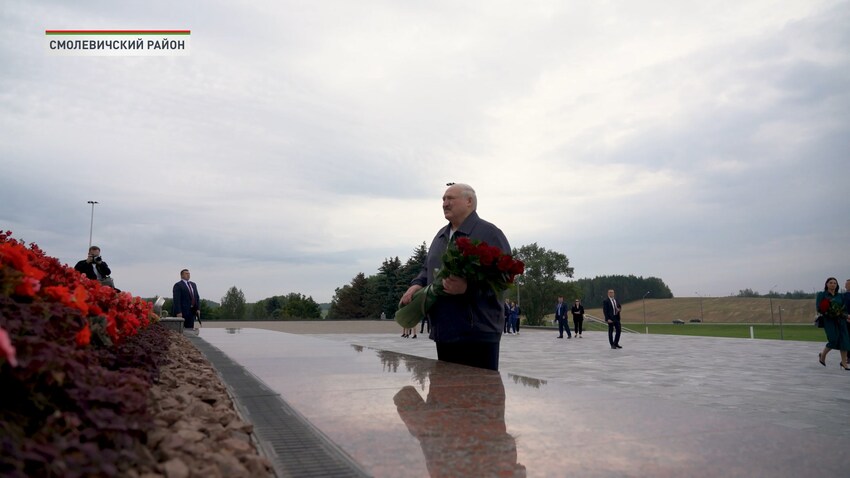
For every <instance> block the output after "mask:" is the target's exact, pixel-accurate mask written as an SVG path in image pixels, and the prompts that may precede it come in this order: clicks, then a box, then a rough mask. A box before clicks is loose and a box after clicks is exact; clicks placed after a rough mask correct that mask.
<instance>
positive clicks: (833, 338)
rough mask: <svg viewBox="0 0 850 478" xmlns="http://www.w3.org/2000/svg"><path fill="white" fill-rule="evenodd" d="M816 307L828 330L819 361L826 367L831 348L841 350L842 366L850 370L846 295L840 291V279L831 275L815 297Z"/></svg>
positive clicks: (849, 338) (849, 336) (825, 330)
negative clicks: (849, 362)
mask: <svg viewBox="0 0 850 478" xmlns="http://www.w3.org/2000/svg"><path fill="white" fill-rule="evenodd" d="M815 309H816V310H817V312H818V314H819V315H820V316H821V317H822V318H823V330H824V332H826V340H827V342H826V346H825V347H824V348H823V351H822V352H820V353H819V354H818V361H819V362H820V364H821V365H823V366H824V367H826V354H828V353H829V351H830V350H833V349H838V351H839V352H841V368H843V369H844V370H850V367H849V366H848V365H847V351H848V350H850V335H848V333H847V313H846V312H845V309H844V297H843V296H842V295H841V294H839V293H838V280H837V279H836V278H835V277H830V278H829V279H827V280H826V284H824V287H823V292H818V294H817V296H816V297H815Z"/></svg>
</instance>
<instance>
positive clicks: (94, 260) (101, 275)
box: [74, 246, 115, 288]
mask: <svg viewBox="0 0 850 478" xmlns="http://www.w3.org/2000/svg"><path fill="white" fill-rule="evenodd" d="M74 270H76V271H77V272H80V273H82V274H85V275H86V277H88V278H89V279H92V280H96V281H98V282H100V283H101V284H103V285H108V286H109V287H112V288H114V287H115V285H114V284H113V282H112V278H111V277H109V274H112V271H111V270H110V269H109V266H108V265H107V264H106V262H105V261H104V260H103V258H102V257H100V248H99V247H97V246H91V247H89V255H88V257H86V258H85V259H83V260H81V261H80V262H77V265H75V266H74Z"/></svg>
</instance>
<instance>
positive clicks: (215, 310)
mask: <svg viewBox="0 0 850 478" xmlns="http://www.w3.org/2000/svg"><path fill="white" fill-rule="evenodd" d="M171 305H172V300H171V299H166V300H165V304H163V309H165V310H167V311H169V313H170V311H171V310H172V308H171ZM321 318H322V310H321V308H320V306H319V304H317V303H316V301H314V300H313V298H312V297H307V296H305V295H303V294H299V293H297V292H292V293H290V294H287V295H276V296H272V297H267V298H265V299H262V300H259V301H257V302H256V303H248V302H246V301H245V294H244V293H243V292H242V290H241V289H238V288H236V286H233V287H231V288H230V289H228V290H227V293H225V294H224V297H222V298H221V303H220V304H217V303H215V302H212V301H209V300H205V299H202V300H201V320H204V321H206V320H311V319H321Z"/></svg>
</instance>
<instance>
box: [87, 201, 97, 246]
mask: <svg viewBox="0 0 850 478" xmlns="http://www.w3.org/2000/svg"><path fill="white" fill-rule="evenodd" d="M88 203H89V204H91V222H90V223H89V248H91V237H92V232H93V231H94V205H95V204H98V202H97V201H88Z"/></svg>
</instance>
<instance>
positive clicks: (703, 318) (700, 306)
mask: <svg viewBox="0 0 850 478" xmlns="http://www.w3.org/2000/svg"><path fill="white" fill-rule="evenodd" d="M694 294H696V295H698V296H699V321H700V322H705V314H704V313H703V310H702V295H700V293H699V292H696V291H694Z"/></svg>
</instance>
